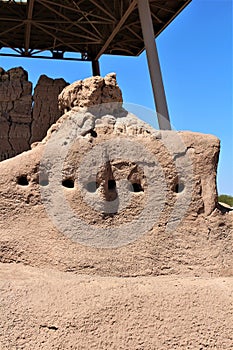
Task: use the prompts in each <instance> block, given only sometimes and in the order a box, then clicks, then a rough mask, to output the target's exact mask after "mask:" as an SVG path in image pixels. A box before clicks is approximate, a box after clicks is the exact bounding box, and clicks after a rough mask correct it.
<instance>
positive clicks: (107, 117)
mask: <svg viewBox="0 0 233 350" xmlns="http://www.w3.org/2000/svg"><path fill="white" fill-rule="evenodd" d="M106 81H107V82H108V81H111V84H110V90H111V91H113V90H114V89H115V90H116V91H115V92H112V96H115V97H114V98H113V100H112V101H109V100H108V99H106V100H105V94H106V92H103V91H104V89H103V87H104V86H105V85H107V84H106ZM87 86H89V87H90V88H87ZM77 87H78V88H77ZM119 91H120V90H119V87H118V86H117V83H116V78H115V75H113V74H111V75H109V76H107V77H105V78H100V77H94V78H93V79H90V78H89V79H87V80H84V81H82V82H78V83H75V84H73V85H72V86H70V87H67V88H66V89H65V90H64V91H63V92H62V93H61V95H60V96H59V100H60V105H61V107H62V108H64V109H67V110H69V111H68V112H66V113H65V114H64V115H63V116H62V117H61V118H60V119H59V120H58V121H57V122H56V124H54V125H53V126H52V127H51V128H50V129H49V131H48V133H47V136H46V138H44V140H43V141H42V142H39V143H34V144H33V148H32V150H30V151H28V152H25V153H23V154H20V155H18V156H17V157H15V158H12V159H9V160H7V161H4V162H1V163H0V172H1V177H0V198H1V200H0V210H1V217H0V261H1V262H2V263H3V265H4V266H8V265H7V264H10V263H11V264H14V263H17V264H19V269H21V268H22V267H21V264H23V265H24V266H25V267H24V268H22V270H20V271H21V272H20V273H22V276H25V277H23V278H25V279H24V280H27V278H29V280H30V281H32V280H34V279H35V281H37V282H35V287H31V286H30V284H31V282H29V283H27V282H26V284H25V285H24V286H23V287H20V286H21V282H17V283H19V284H17V283H15V282H14V281H15V278H16V277H13V282H12V283H13V284H14V287H12V284H11V287H10V288H9V290H10V291H12V293H14V295H15V294H16V295H18V297H17V303H18V304H17V305H23V304H24V298H25V295H27V293H29V295H30V296H31V298H32V299H30V301H29V304H30V305H29V307H28V309H26V308H25V307H22V306H21V307H19V306H17V305H16V302H15V303H13V304H12V303H11V302H10V301H9V300H10V299H7V297H6V298H4V308H5V309H6V310H7V312H8V313H11V312H12V314H14V315H18V314H21V310H22V312H23V319H24V321H23V322H20V324H21V325H22V324H23V329H24V331H25V333H24V334H25V337H21V336H20V337H17V338H15V337H14V335H13V334H12V332H11V331H10V327H9V323H8V321H7V319H8V318H9V317H8V316H6V317H5V318H4V332H5V333H4V334H5V338H4V339H6V340H4V341H5V343H3V344H4V346H5V347H6V349H7V346H8V344H13V345H14V346H16V347H17V348H20V347H21V348H23V349H24V348H27V346H28V348H30V347H33V348H35V349H37V348H38V349H41V348H42V349H43V348H44V349H51V348H54V349H55V348H61V349H63V348H64V349H65V348H68V349H72V348H79V347H80V349H89V348H90V347H93V348H98V347H100V348H101V349H110V348H113V349H115V348H116V349H132V348H133V349H134V348H135V349H157V348H158V349H175V348H176V349H187V348H190V349H197V347H199V348H201V347H207V346H208V348H209V349H216V348H217V349H219V350H220V349H221V350H222V349H228V348H229V344H230V343H231V340H232V338H231V333H232V330H231V328H232V326H231V323H230V321H231V317H232V315H231V313H230V308H231V305H232V290H233V283H232V277H230V276H232V275H233V259H232V234H233V225H232V217H233V213H232V212H228V211H224V212H223V211H221V208H220V207H218V204H217V190H216V169H217V163H218V155H219V147H220V145H219V140H218V139H217V138H216V137H214V136H212V135H203V134H199V133H193V132H176V131H158V130H155V129H153V128H152V127H150V126H149V125H147V124H146V123H144V122H142V121H141V120H139V119H138V118H137V117H136V116H134V115H132V114H131V113H128V112H127V111H126V110H125V109H124V108H123V107H122V99H121V93H120V92H119ZM103 95H104V96H103ZM69 98H70V100H69ZM92 99H93V100H92ZM71 101H72V102H71ZM96 101H97V102H99V101H100V102H103V101H104V102H107V103H101V104H100V105H98V106H96V104H95V103H96ZM11 266H12V267H11ZM11 266H9V267H8V272H7V278H8V276H9V274H10V273H11V271H14V267H13V266H14V265H11ZM33 268H34V269H33ZM16 269H17V268H16ZM47 269H53V271H55V270H56V272H54V273H55V274H56V277H55V276H53V277H52V278H51V280H50V277H49V276H51V274H53V273H52V272H48V271H47ZM68 272H69V273H71V274H67V273H68ZM28 273H29V275H30V274H35V275H33V276H32V275H30V276H32V277H30V276H29V275H28ZM77 274H79V275H82V276H75V275H77ZM42 275H43V277H41V276H42ZM87 275H89V276H87ZM162 275H163V276H164V275H166V277H161V276H162ZM13 276H16V275H15V274H14V275H13ZM175 276H176V277H175ZM125 277H127V281H126V280H125ZM133 277H134V279H132V278H133ZM135 277H137V279H136V280H135ZM63 278H64V281H63ZM41 279H42V280H41ZM50 281H52V282H51V283H55V284H59V291H58V290H57V289H56V290H54V288H53V284H50ZM134 281H135V283H134ZM224 281H225V282H224ZM36 283H38V285H41V286H42V291H41V293H40V291H39V292H37V291H38V289H39V287H37V284H36ZM40 283H41V284H40ZM224 283H226V284H224ZM88 286H90V290H89V287H88ZM93 286H95V287H93ZM226 286H227V287H226ZM12 288H13V289H12ZM123 290H124V291H125V293H126V294H123V293H122V291H123ZM3 291H4V293H6V295H8V292H7V291H6V288H5V287H4V286H3ZM17 293H18V294H17ZM43 293H45V294H46V295H47V297H46V301H45V300H44V297H43V295H44V294H43ZM96 293H97V294H96ZM77 296H78V297H77ZM92 297H93V298H94V302H93V305H92V306H90V300H91V298H92ZM33 298H34V299H33ZM38 298H39V300H40V307H41V305H43V308H42V309H41V311H38V308H37V306H36V305H37V304H36V302H35V300H36V299H38ZM82 298H83V302H81V299H82ZM108 298H109V299H108ZM41 300H43V301H41ZM52 300H57V304H56V303H55V304H54V303H52ZM50 301H51V302H50ZM106 303H107V304H106ZM80 305H81V306H80ZM220 305H221V307H220ZM18 307H19V308H18ZM79 307H81V309H80V308H79ZM44 309H46V310H47V311H46V312H44V311H43V310H44ZM63 309H64V310H63ZM30 310H33V311H30ZM149 311H150V312H151V313H149ZM212 311H213V314H211V315H210V312H212ZM148 313H149V315H148ZM60 314H61V316H59V315H60ZM6 315H8V314H7V313H6ZM21 315H22V314H21ZM34 315H37V320H36V322H35V316H34ZM174 315H175V316H174ZM140 317H141V321H140ZM26 318H27V321H26ZM226 319H229V322H226ZM30 320H31V321H30ZM29 322H31V323H32V324H33V327H32V326H29ZM111 322H112V323H111ZM113 327H114V334H115V335H116V336H115V337H113ZM210 328H211V329H210ZM17 329H18V328H17V326H14V330H15V332H16V333H17ZM107 329H109V333H107ZM80 332H81V333H82V334H84V336H83V337H82V335H80V334H81V333H80ZM152 333H153V336H152ZM124 334H125V338H124ZM200 334H202V336H201V337H200ZM118 335H119V336H118ZM155 335H156V336H155ZM77 337H78V338H79V339H80V343H79V344H78V345H77ZM26 338H27V341H25V340H24V339H26ZM61 338H62V339H61ZM28 339H29V340H28ZM11 342H12V343H11ZM5 344H6V345H5ZM29 344H30V346H29Z"/></svg>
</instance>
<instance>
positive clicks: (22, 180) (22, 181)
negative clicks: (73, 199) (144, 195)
mask: <svg viewBox="0 0 233 350" xmlns="http://www.w3.org/2000/svg"><path fill="white" fill-rule="evenodd" d="M17 184H18V185H20V186H28V185H29V182H28V179H27V176H26V175H22V176H19V177H18V178H17ZM40 185H41V186H47V185H48V180H41V181H40ZM62 186H64V187H67V188H74V180H73V179H64V180H62ZM85 187H86V190H87V191H88V192H91V193H94V192H95V191H96V190H97V188H98V187H99V186H98V184H97V182H94V181H93V182H89V183H87V184H86V186H85ZM132 187H133V192H143V188H142V186H141V185H140V184H138V183H133V184H132ZM115 189H116V181H115V180H108V190H109V191H114V190H115Z"/></svg>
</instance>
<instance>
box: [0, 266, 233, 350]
mask: <svg viewBox="0 0 233 350" xmlns="http://www.w3.org/2000/svg"><path fill="white" fill-rule="evenodd" d="M0 293H1V294H0V295H1V304H0V310H1V311H0V312H1V328H0V344H1V345H0V349H1V350H8V349H9V350H13V349H15V350H16V349H17V350H19V349H25V350H27V349H30V350H31V349H34V350H36V349H80V350H81V349H101V350H105V349H106V350H109V349H116V350H118V349H124V350H126V349H130V350H131V349H132V350H136V349H137V350H144V349H146V350H150V349H151V350H155V349H158V350H165V349H166V350H168V349H169V350H173V349H185V350H186V349H193V350H197V349H198V350H201V349H219V350H224V349H226V350H230V349H233V278H232V277H226V278H208V279H204V278H195V277H187V278H182V277H181V276H163V277H162V276H158V277H137V278H117V277H93V276H87V275H86V276H85V275H82V276H80V275H75V274H73V273H64V272H58V271H53V270H48V269H38V268H35V267H34V268H32V267H29V266H23V265H21V264H15V263H13V264H0Z"/></svg>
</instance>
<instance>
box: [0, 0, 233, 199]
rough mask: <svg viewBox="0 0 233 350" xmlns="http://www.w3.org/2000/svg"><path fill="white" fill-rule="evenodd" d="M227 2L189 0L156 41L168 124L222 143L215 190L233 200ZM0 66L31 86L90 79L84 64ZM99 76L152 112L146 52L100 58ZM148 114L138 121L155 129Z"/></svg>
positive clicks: (11, 61) (2, 62) (10, 62)
mask: <svg viewBox="0 0 233 350" xmlns="http://www.w3.org/2000/svg"><path fill="white" fill-rule="evenodd" d="M232 17H233V16H232V1H231V0H193V1H192V2H191V4H190V5H189V6H188V7H187V8H186V9H185V10H184V11H183V12H182V13H181V14H180V15H179V16H178V17H177V18H176V19H175V20H174V21H173V22H172V23H171V24H170V25H169V27H167V28H166V29H165V31H164V32H163V33H162V34H161V35H160V36H159V37H158V39H157V46H158V51H159V56H160V63H161V68H162V72H163V79H164V85H165V90H166V95H167V100H168V107H169V112H170V118H171V122H172V124H173V127H174V128H175V129H176V130H191V131H198V132H202V133H207V134H213V135H216V136H217V137H218V138H219V139H220V140H221V152H220V161H219V167H218V191H219V193H226V194H231V195H233V118H232V96H233V94H232V92H233V91H232ZM0 66H1V67H3V68H4V69H6V70H7V69H9V68H12V67H16V66H22V67H23V68H24V69H26V70H27V71H28V72H29V79H30V80H31V81H32V82H33V84H34V85H35V84H36V82H37V80H38V78H39V76H40V75H41V74H46V75H48V76H50V77H53V78H55V77H63V78H64V79H65V80H67V81H68V82H70V83H71V82H73V81H75V80H78V79H83V78H86V77H89V76H91V75H92V72H91V65H90V63H87V62H72V61H52V60H37V59H26V58H24V59H21V58H10V57H0ZM100 66H101V75H105V74H107V73H109V72H116V73H117V80H118V83H119V85H120V87H121V89H122V91H123V98H124V101H125V102H127V103H132V104H138V105H141V106H144V107H146V108H148V109H150V110H154V102H153V96H152V90H151V85H150V78H149V73H148V70H147V63H146V56H145V53H143V54H141V56H139V57H119V56H107V55H105V56H102V58H101V60H100ZM152 115H153V113H146V116H143V113H142V114H141V115H140V117H142V118H144V119H145V121H147V122H149V123H151V124H153V125H154V126H156V122H155V121H154V120H153V117H152Z"/></svg>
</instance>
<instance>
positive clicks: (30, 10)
mask: <svg viewBox="0 0 233 350" xmlns="http://www.w3.org/2000/svg"><path fill="white" fill-rule="evenodd" d="M27 4H28V14H27V23H26V30H25V54H26V55H27V54H28V50H29V45H30V37H31V27H32V14H33V8H34V0H28V2H27Z"/></svg>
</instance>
